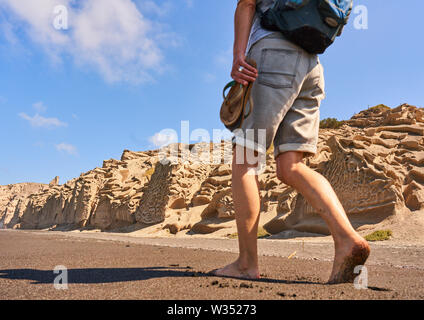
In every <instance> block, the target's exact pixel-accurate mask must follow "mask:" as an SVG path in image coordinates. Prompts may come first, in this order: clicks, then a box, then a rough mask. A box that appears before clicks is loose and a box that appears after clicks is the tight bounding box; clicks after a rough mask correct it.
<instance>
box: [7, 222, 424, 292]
mask: <svg viewBox="0 0 424 320" xmlns="http://www.w3.org/2000/svg"><path fill="white" fill-rule="evenodd" d="M176 240H178V241H175V245H172V240H170V239H167V240H166V241H164V242H163V245H160V243H161V239H150V240H149V239H144V240H140V239H139V238H132V237H127V236H116V237H113V236H109V235H107V234H104V233H102V234H101V236H99V235H98V234H80V233H66V234H65V233H58V232H40V231H38V232H32V231H8V230H1V231H0V243H1V247H0V299H161V300H163V299H165V300H168V299H172V300H173V299H177V300H179V299H181V300H182V299H194V300H209V299H216V300H218V299H219V300H221V299H224V300H225V299H248V300H249V299H259V300H268V299H272V300H275V299H365V300H370V299H423V298H424V267H423V262H422V260H423V259H422V258H423V253H424V247H422V246H384V245H373V246H372V249H373V252H372V255H371V257H370V259H369V262H368V263H367V265H366V266H367V271H368V289H366V290H365V289H362V290H358V289H355V288H354V286H353V285H352V284H339V285H326V284H325V282H326V281H327V278H328V276H329V274H330V272H331V266H332V263H331V261H330V260H331V259H328V258H329V255H330V254H331V250H332V244H331V243H330V242H324V243H321V244H318V243H317V244H315V247H314V245H313V243H309V242H308V243H306V244H305V243H303V244H302V243H300V242H299V243H296V242H293V241H292V242H290V241H283V240H279V241H278V242H269V244H270V245H268V244H267V242H266V240H265V241H261V243H260V247H261V248H262V250H261V251H262V252H264V253H266V254H268V255H267V256H261V257H260V264H261V267H262V270H261V272H262V279H261V280H260V281H246V280H236V279H223V278H216V277H211V276H208V275H206V272H207V271H209V270H211V269H213V268H216V267H219V266H221V265H224V264H226V263H228V262H231V261H232V260H234V259H235V258H236V254H235V253H234V252H232V251H234V249H235V246H236V244H237V243H236V242H235V241H232V240H216V241H215V242H214V241H213V240H211V239H209V240H208V239H200V238H199V239H194V240H195V241H196V242H197V245H198V247H199V249H193V248H184V247H183V246H184V241H185V239H176ZM204 241H208V242H207V243H206V244H204V243H203V242H204ZM196 242H193V241H192V242H191V243H189V242H187V243H188V245H187V246H191V247H192V246H194V245H196ZM146 243H151V244H146ZM222 243H229V247H228V248H223V246H222ZM214 244H215V245H217V246H220V247H221V248H216V250H214V248H213V245H214ZM202 247H203V248H202ZM302 247H303V254H302V249H300V248H302ZM296 248H297V249H298V250H295V251H296V252H298V253H297V254H295V255H294V257H292V258H290V259H289V258H288V257H287V253H288V252H292V251H293V249H296ZM222 250H225V251H222ZM272 252H277V253H278V252H279V253H280V256H278V254H273V253H272ZM314 252H315V254H313V253H314ZM390 256H392V257H394V258H393V259H390ZM402 260H405V261H407V264H405V265H403V266H402V265H400V264H399V262H401V261H402ZM390 261H393V263H391V262H390ZM58 265H63V266H65V267H66V268H67V269H68V282H69V285H68V289H67V290H57V289H55V288H54V286H53V282H54V279H55V277H56V276H57V274H54V273H53V270H54V268H55V266H58Z"/></svg>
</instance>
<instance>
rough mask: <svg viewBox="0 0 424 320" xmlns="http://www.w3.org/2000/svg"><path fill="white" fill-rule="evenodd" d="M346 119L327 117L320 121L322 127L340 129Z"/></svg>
mask: <svg viewBox="0 0 424 320" xmlns="http://www.w3.org/2000/svg"><path fill="white" fill-rule="evenodd" d="M344 124H345V121H339V120H337V119H336V118H326V119H324V120H321V121H320V123H319V127H320V129H339V128H340V127H341V126H342V125H344Z"/></svg>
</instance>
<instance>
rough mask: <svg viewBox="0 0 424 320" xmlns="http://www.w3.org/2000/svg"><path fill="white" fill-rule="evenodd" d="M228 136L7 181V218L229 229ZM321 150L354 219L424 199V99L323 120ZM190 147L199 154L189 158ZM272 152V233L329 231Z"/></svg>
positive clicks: (264, 189) (266, 198)
mask: <svg viewBox="0 0 424 320" xmlns="http://www.w3.org/2000/svg"><path fill="white" fill-rule="evenodd" d="M228 146H229V145H228V143H224V142H222V143H221V144H219V145H217V144H215V145H213V144H204V143H203V144H196V145H190V146H187V145H180V144H176V145H173V147H175V148H177V150H179V151H180V152H179V153H178V154H177V155H176V156H175V157H173V158H172V157H169V158H168V160H170V161H160V160H161V158H160V152H159V150H154V151H145V152H132V151H128V150H126V151H124V153H123V155H122V157H121V159H120V160H114V159H111V160H107V161H104V163H103V166H102V167H101V168H96V169H94V170H91V171H89V172H87V173H83V174H81V176H80V177H78V178H75V179H72V180H70V181H68V182H66V183H65V184H63V185H59V184H58V178H55V180H54V181H52V183H50V185H37V184H28V185H26V184H25V186H23V185H15V186H6V187H0V222H1V221H2V222H3V225H4V226H7V227H10V228H12V227H14V228H27V229H44V228H55V227H56V228H57V227H60V226H73V227H75V228H84V227H85V228H98V229H102V230H111V229H116V228H124V227H127V226H131V225H138V226H139V227H140V228H143V227H148V226H152V225H156V226H158V228H157V229H155V230H167V231H168V232H170V233H173V234H177V233H179V232H185V233H186V234H195V233H201V234H205V233H217V234H218V233H219V232H221V233H219V234H220V235H222V234H223V233H222V230H223V229H228V230H230V229H231V228H233V229H234V226H235V224H234V215H235V212H234V208H233V201H232V192H231V163H230V161H226V162H225V163H219V164H218V163H213V162H212V160H211V159H212V158H213V155H214V154H215V155H216V153H214V152H217V151H218V154H219V153H224V152H228V150H231V148H230V149H228ZM318 150H319V152H318V153H317V155H316V156H314V157H311V158H307V159H306V160H305V163H306V164H307V165H309V166H310V167H311V168H312V169H314V170H316V171H317V172H320V173H321V174H323V175H324V176H325V177H326V178H327V179H328V181H329V182H330V184H331V185H332V186H333V188H334V190H335V191H336V193H337V195H338V197H339V199H340V201H341V203H342V205H343V207H344V208H345V211H346V212H347V214H348V217H349V219H350V220H351V222H352V223H353V225H354V227H356V228H357V227H360V226H364V225H374V224H378V223H380V222H382V221H385V220H387V219H391V218H393V217H396V216H401V215H403V214H404V213H405V212H409V213H410V212H411V211H417V210H420V209H423V207H424V110H423V109H422V108H417V107H414V106H410V105H407V104H404V105H401V106H399V107H397V108H395V109H390V108H387V107H385V106H377V107H374V108H370V109H368V110H364V111H362V112H360V113H358V114H356V115H355V116H353V117H352V118H351V119H350V120H348V121H345V123H344V125H343V126H342V127H340V128H338V129H321V130H320V136H319V144H318ZM183 151H184V152H188V153H189V154H191V155H192V156H191V157H189V158H188V160H187V158H183V157H182V156H181V154H182V152H183ZM193 155H194V156H193ZM227 155H228V153H227ZM199 159H203V160H205V159H208V160H209V162H207V161H198V160H199ZM230 159H231V158H230ZM266 159H267V166H266V168H265V170H264V171H263V172H262V173H261V174H260V175H259V185H260V196H261V214H262V216H263V217H265V218H264V219H261V225H263V227H264V228H265V229H266V230H267V231H268V232H269V233H271V234H276V233H280V232H282V231H287V230H296V231H300V232H309V233H318V234H329V230H328V228H327V226H326V224H325V223H324V221H323V220H322V219H321V218H320V216H319V214H318V212H317V211H316V210H315V209H314V208H312V207H311V206H310V205H309V204H308V203H307V202H306V200H305V199H304V198H303V196H302V195H301V194H299V193H298V192H297V191H296V190H294V189H293V188H291V187H289V186H287V185H284V184H283V183H281V182H280V181H279V180H278V178H277V176H276V173H275V169H276V165H275V160H274V159H273V156H272V153H271V152H270V153H269V154H267V158H266ZM183 160H184V161H183ZM11 190H13V191H11ZM6 194H8V195H9V196H5V195H6ZM10 194H14V196H10ZM5 199H6V200H5ZM12 212H13V213H12ZM11 217H13V218H11Z"/></svg>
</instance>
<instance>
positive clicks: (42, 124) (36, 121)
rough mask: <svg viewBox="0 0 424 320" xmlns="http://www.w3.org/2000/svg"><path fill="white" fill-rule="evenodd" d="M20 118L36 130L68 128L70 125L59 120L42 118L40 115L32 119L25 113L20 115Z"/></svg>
mask: <svg viewBox="0 0 424 320" xmlns="http://www.w3.org/2000/svg"><path fill="white" fill-rule="evenodd" d="M18 115H19V117H21V118H22V119H24V120H26V121H28V122H29V124H30V125H31V126H32V127H35V128H56V127H67V126H68V124H67V123H65V122H62V121H60V120H59V119H58V118H46V117H43V116H40V115H39V114H38V113H36V114H35V115H33V116H32V117H31V116H29V115H27V114H26V113H25V112H21V113H19V114H18Z"/></svg>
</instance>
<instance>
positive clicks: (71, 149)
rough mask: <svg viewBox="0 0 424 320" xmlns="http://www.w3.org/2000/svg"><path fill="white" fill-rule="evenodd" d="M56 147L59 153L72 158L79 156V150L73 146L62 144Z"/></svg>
mask: <svg viewBox="0 0 424 320" xmlns="http://www.w3.org/2000/svg"><path fill="white" fill-rule="evenodd" d="M55 147H56V150H57V151H59V152H64V153H67V154H69V155H72V156H76V155H78V150H77V148H76V147H75V146H73V145H72V144H69V143H65V142H62V143H60V144H57V145H56V146H55Z"/></svg>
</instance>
